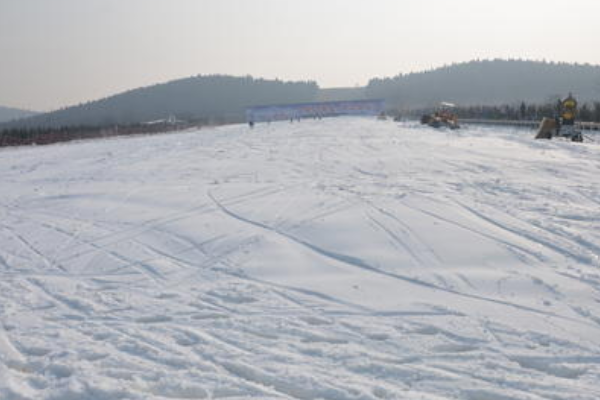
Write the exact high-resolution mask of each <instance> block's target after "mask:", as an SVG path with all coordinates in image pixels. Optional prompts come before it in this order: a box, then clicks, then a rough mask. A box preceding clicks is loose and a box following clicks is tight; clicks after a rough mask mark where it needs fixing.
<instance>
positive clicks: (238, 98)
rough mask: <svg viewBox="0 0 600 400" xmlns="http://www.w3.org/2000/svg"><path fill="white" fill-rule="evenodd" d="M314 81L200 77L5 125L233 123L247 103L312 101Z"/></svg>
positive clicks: (238, 118) (22, 126)
mask: <svg viewBox="0 0 600 400" xmlns="http://www.w3.org/2000/svg"><path fill="white" fill-rule="evenodd" d="M317 92H318V86H317V84H316V83H314V82H283V81H280V80H264V79H254V78H252V77H232V76H222V75H211V76H196V77H191V78H185V79H179V80H175V81H171V82H167V83H163V84H158V85H154V86H148V87H144V88H140V89H135V90H131V91H127V92H124V93H121V94H117V95H114V96H111V97H107V98H105V99H101V100H98V101H92V102H89V103H85V104H81V105H77V106H74V107H69V108H64V109H61V110H58V111H54V112H50V113H47V114H42V115H38V116H35V117H32V118H28V119H24V120H21V121H13V122H10V123H7V124H3V125H0V129H3V128H4V129H6V128H30V127H66V126H76V125H87V126H105V125H106V126H108V125H116V124H133V123H139V122H146V121H153V120H158V119H165V118H168V117H170V116H174V117H176V118H178V119H183V120H188V121H190V120H209V119H210V120H213V121H215V120H216V121H222V122H235V121H240V120H242V119H243V118H244V111H245V109H246V107H248V106H254V105H264V104H279V103H299V102H309V101H313V100H314V99H315V97H316V96H317Z"/></svg>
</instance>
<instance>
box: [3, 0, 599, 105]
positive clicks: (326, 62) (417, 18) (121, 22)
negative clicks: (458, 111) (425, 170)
mask: <svg viewBox="0 0 600 400" xmlns="http://www.w3.org/2000/svg"><path fill="white" fill-rule="evenodd" d="M598 16H600V0H561V1H557V0H543V1H542V0H493V1H489V0H411V1H404V0H0V104H1V105H7V106H13V107H21V108H28V109H34V110H50V109H54V108H59V107H63V106H67V105H72V104H76V103H79V102H84V101H87V100H93V99H97V98H100V97H104V96H107V95H110V94H114V93H116V92H120V91H123V90H126V89H131V88H136V87H139V86H144V85H149V84H153V83H158V82H164V81H168V80H172V79H176V78H182V77H187V76H191V75H197V74H212V73H222V74H234V75H247V74H251V75H254V76H257V77H265V78H276V77H277V78H280V79H286V80H288V79H290V80H316V81H317V82H318V83H319V85H320V86H322V87H337V86H355V85H364V84H366V83H367V82H368V80H369V78H372V77H377V76H378V77H383V76H393V75H396V74H398V73H399V72H410V71H416V70H422V69H427V68H431V67H436V66H440V65H443V64H448V63H452V62H459V61H468V60H471V59H475V58H498V57H501V58H509V57H510V58H527V59H537V60H540V59H547V60H557V61H570V62H581V63H584V62H589V63H592V64H600V51H599V45H600V23H599V22H598Z"/></svg>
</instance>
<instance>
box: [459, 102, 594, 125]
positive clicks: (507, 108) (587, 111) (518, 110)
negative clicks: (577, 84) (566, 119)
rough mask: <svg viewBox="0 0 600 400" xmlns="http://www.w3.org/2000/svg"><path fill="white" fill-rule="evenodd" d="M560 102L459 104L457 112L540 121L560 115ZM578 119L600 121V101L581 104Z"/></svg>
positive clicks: (478, 115)
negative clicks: (492, 104)
mask: <svg viewBox="0 0 600 400" xmlns="http://www.w3.org/2000/svg"><path fill="white" fill-rule="evenodd" d="M560 107H561V106H560V102H556V103H554V102H552V103H550V102H549V103H545V104H527V103H525V102H521V103H520V104H513V105H509V104H506V105H501V106H482V105H480V106H458V107H456V109H455V113H456V115H457V116H458V117H459V118H465V119H469V118H470V119H490V120H523V121H538V120H541V119H542V118H544V117H550V118H553V117H556V116H558V115H560V110H561V108H560ZM577 120H578V121H582V122H600V102H598V101H596V102H593V103H584V104H582V105H580V106H579V109H578V115H577Z"/></svg>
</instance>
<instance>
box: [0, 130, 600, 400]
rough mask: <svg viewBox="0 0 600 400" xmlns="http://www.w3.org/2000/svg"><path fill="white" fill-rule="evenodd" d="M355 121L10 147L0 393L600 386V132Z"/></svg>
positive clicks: (219, 394) (453, 393) (0, 282)
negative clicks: (575, 135) (561, 136)
mask: <svg viewBox="0 0 600 400" xmlns="http://www.w3.org/2000/svg"><path fill="white" fill-rule="evenodd" d="M532 136H533V133H532V132H531V131H525V130H511V129H504V128H476V127H467V128H465V129H463V130H460V131H443V130H438V131H436V130H432V129H429V128H423V127H421V126H419V125H416V124H411V123H403V124H398V123H394V122H391V121H375V120H371V119H362V118H339V119H329V120H322V121H303V122H300V123H290V122H281V123H272V124H259V125H258V126H256V127H255V128H254V129H253V130H250V129H249V128H248V127H246V126H242V125H238V126H228V127H220V128H214V129H203V130H199V131H193V132H186V133H178V134H168V135H158V136H147V137H135V138H115V139H109V140H96V141H86V142H78V143H77V142H73V143H67V144H58V145H52V146H45V147H37V148H36V147H29V148H13V149H3V150H1V151H0V176H1V178H0V185H1V186H0V189H1V190H0V193H1V196H0V318H1V321H0V322H1V324H0V399H2V400H12V399H15V400H17V399H19V400H21V399H36V400H37V399H48V400H50V399H52V400H74V399H83V400H89V399H94V400H108V399H111V400H112V399H204V398H208V399H250V398H256V399H335V400H340V399H361V400H367V399H427V400H433V399H436V400H439V399H467V400H507V399H528V400H541V399H569V400H573V399H590V400H592V399H598V398H600V145H599V144H597V143H588V144H573V143H569V142H562V141H552V142H550V141H534V140H532Z"/></svg>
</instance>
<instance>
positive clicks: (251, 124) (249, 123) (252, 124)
mask: <svg viewBox="0 0 600 400" xmlns="http://www.w3.org/2000/svg"><path fill="white" fill-rule="evenodd" d="M248 125H249V126H250V128H254V121H252V120H250V121H248Z"/></svg>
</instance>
